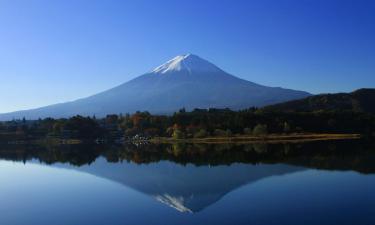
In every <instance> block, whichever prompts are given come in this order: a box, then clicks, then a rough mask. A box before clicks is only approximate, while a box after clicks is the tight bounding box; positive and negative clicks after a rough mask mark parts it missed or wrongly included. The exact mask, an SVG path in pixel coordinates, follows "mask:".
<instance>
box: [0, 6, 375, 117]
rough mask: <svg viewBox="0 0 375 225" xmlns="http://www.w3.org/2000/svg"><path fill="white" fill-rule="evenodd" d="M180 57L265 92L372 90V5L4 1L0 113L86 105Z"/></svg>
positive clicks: (374, 48) (374, 8) (374, 18)
mask: <svg viewBox="0 0 375 225" xmlns="http://www.w3.org/2000/svg"><path fill="white" fill-rule="evenodd" d="M183 53H194V54H197V55H199V56H201V57H203V58H205V59H208V60H209V61H211V62H213V63H215V64H216V65H218V66H219V67H221V68H222V69H224V70H226V71H227V72H229V73H231V74H233V75H236V76H239V77H241V78H245V79H248V80H251V81H253V82H257V83H260V84H264V85H269V86H282V87H286V88H293V89H299V90H305V91H309V92H311V93H322V92H342V91H345V92H346V91H352V90H354V89H357V88H360V87H374V86H375V1H372V0H368V1H365V0H351V1H349V0H294V1H292V0H258V1H251V0H244V1H236V0H230V1H229V0H220V1H218V0H190V1H179V0H169V1H168V0H158V1H151V0H133V1H126V0H118V1H111V0H97V1H96V0H23V1H21V0H0V112H8V111H13V110H19V109H28V108H34V107H38V106H44V105H48V104H52V103H58V102H64V101H68V100H74V99H77V98H81V97H86V96H89V95H91V94H94V93H97V92H99V91H103V90H106V89H108V88H111V87H113V86H115V85H118V84H120V83H123V82H125V81H128V80H130V79H132V78H134V77H136V76H138V75H141V74H143V73H145V72H147V71H149V70H151V69H152V68H154V67H156V66H158V65H159V64H161V63H163V62H164V61H166V60H168V59H170V58H172V57H174V56H175V55H179V54H183Z"/></svg>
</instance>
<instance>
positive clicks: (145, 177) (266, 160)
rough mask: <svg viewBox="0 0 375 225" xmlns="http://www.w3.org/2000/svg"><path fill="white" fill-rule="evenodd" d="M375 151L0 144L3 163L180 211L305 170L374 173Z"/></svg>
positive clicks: (343, 146) (336, 146)
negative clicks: (64, 172)
mask: <svg viewBox="0 0 375 225" xmlns="http://www.w3.org/2000/svg"><path fill="white" fill-rule="evenodd" d="M373 149H375V146H374V143H373V142H359V141H334V142H312V143H303V144H272V145H267V144H254V145H236V144H221V145H188V144H184V145H148V146H144V147H140V148H138V147H135V146H131V145H130V146H102V145H94V146H90V145H72V146H65V145H64V146H52V147H48V146H31V145H27V146H18V145H8V146H6V145H0V158H1V159H6V160H14V161H29V160H39V161H41V162H43V163H46V164H55V163H63V165H62V164H59V165H60V167H64V168H66V167H69V168H74V169H76V170H79V171H82V172H87V173H90V174H93V175H96V176H98V177H103V178H106V179H109V180H112V181H115V182H118V183H121V184H123V185H125V186H128V187H131V188H133V189H135V190H138V191H140V192H142V193H145V194H147V195H150V196H153V197H154V198H156V199H157V200H159V201H161V202H163V203H165V204H168V205H170V206H172V207H174V208H176V209H178V210H179V211H183V212H196V211H199V210H202V209H203V208H205V207H207V206H209V205H210V204H213V203H214V202H216V201H217V200H219V199H220V198H221V197H222V196H223V195H225V194H226V193H229V192H231V191H233V190H235V189H237V188H238V187H240V186H241V185H244V184H247V183H252V182H256V181H257V180H259V179H262V178H266V177H269V176H273V175H282V174H287V173H291V172H295V171H299V170H302V169H301V167H304V168H306V167H307V168H315V169H324V170H351V171H358V172H361V173H372V174H373V173H375V166H374V163H373V162H374V159H375V152H374V151H373ZM107 161H108V162H112V163H108V162H107ZM118 162H131V163H118ZM285 164H287V165H288V166H287V165H285ZM72 165H74V166H72ZM76 166H78V167H76ZM210 166H211V167H210ZM298 166H301V167H298Z"/></svg>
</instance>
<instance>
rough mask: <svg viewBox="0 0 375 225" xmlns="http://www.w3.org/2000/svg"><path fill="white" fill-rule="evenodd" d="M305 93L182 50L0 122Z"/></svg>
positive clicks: (232, 104)
mask: <svg viewBox="0 0 375 225" xmlns="http://www.w3.org/2000/svg"><path fill="white" fill-rule="evenodd" d="M309 95H310V94H309V93H307V92H303V91H295V90H289V89H283V88H275V87H266V86H263V85H260V84H256V83H253V82H250V81H247V80H243V79H240V78H238V77H236V76H233V75H231V74H229V73H227V72H225V71H223V70H221V69H220V68H219V67H217V66H215V65H214V64H212V63H210V62H208V61H207V60H204V59H202V58H200V57H198V56H196V55H192V54H187V55H180V56H177V57H175V58H173V59H172V60H169V61H168V62H166V63H165V64H163V65H161V66H159V67H157V68H156V69H154V70H153V71H152V72H149V73H146V74H143V75H141V76H139V77H136V78H134V79H133V80H130V81H128V82H126V83H124V84H121V85H119V86H117V87H114V88H112V89H109V90H107V91H104V92H101V93H98V94H96V95H92V96H90V97H87V98H83V99H78V100H76V101H72V102H66V103H61V104H56V105H50V106H46V107H42V108H37V109H32V110H24V111H18V112H12V113H5V114H0V120H12V119H14V118H23V117H25V118H27V119H38V118H46V117H54V118H61V117H70V116H73V115H77V114H79V115H83V116H91V115H96V116H105V115H107V114H120V113H134V112H136V111H149V112H151V113H157V114H169V113H172V112H175V111H177V110H179V109H181V108H183V107H184V108H185V109H186V110H193V109H195V108H204V109H207V108H230V109H244V108H249V107H252V106H256V107H261V106H265V105H269V104H274V103H280V102H284V101H289V100H295V99H299V98H303V97H307V96H309Z"/></svg>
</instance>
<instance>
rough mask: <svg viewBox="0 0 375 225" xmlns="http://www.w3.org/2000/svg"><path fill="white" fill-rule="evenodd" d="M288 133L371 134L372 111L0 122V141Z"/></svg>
mask: <svg viewBox="0 0 375 225" xmlns="http://www.w3.org/2000/svg"><path fill="white" fill-rule="evenodd" d="M281 133H282V134H288V133H360V134H364V135H367V136H374V135H375V115H374V114H371V113H364V112H356V111H328V110H326V111H314V112H278V111H264V110H263V109H256V108H250V109H247V110H241V111H232V110H229V109H195V110H193V111H191V112H187V111H185V110H184V109H181V110H180V111H179V112H176V113H174V114H173V115H152V114H150V113H148V112H137V113H135V114H132V115H129V114H126V115H108V116H106V117H105V118H95V116H93V117H82V116H79V115H78V116H74V117H71V118H68V119H52V118H46V119H39V120H33V121H28V120H26V119H22V120H13V121H8V122H1V123H0V141H1V140H9V139H10V137H13V138H14V137H18V138H20V139H22V138H45V137H60V138H78V139H96V138H105V139H116V138H121V137H134V136H141V137H147V138H150V137H173V138H176V139H183V138H204V137H208V136H218V137H222V136H234V135H267V134H281Z"/></svg>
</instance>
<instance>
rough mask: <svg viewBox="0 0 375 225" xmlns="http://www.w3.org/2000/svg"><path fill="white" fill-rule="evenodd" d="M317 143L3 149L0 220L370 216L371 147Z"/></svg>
mask: <svg viewBox="0 0 375 225" xmlns="http://www.w3.org/2000/svg"><path fill="white" fill-rule="evenodd" d="M322 145H323V146H325V145H327V149H331V150H327V149H320V150H319V149H318V150H316V152H317V153H316V154H314V153H312V152H311V150H305V149H309V147H305V146H299V147H296V148H295V149H294V147H293V146H292V147H291V146H289V147H283V148H282V149H281V150H275V149H277V148H274V149H272V148H271V149H270V148H269V147H268V148H266V150H264V148H263V150H262V151H263V152H262V151H261V152H259V147H258V148H251V147H250V148H249V147H243V148H241V149H238V148H237V147H235V148H233V147H230V148H231V151H235V152H234V153H233V154H235V155H238V156H239V155H241V156H242V158H239V159H238V160H236V159H231V160H228V161H227V162H225V159H223V158H221V157H220V156H221V155H222V154H224V155H225V153H223V152H225V151H226V150H228V147H222V148H216V149H212V147H206V148H207V149H209V150H210V153H204V152H205V147H204V146H199V147H194V148H192V149H195V150H186V149H177V150H176V148H175V147H171V148H166V150H165V154H164V153H163V154H164V156H163V157H159V158H157V157H156V156H155V152H154V151H151V152H148V151H143V150H140V151H141V153H137V154H136V155H137V156H135V155H134V151H135V150H122V151H119V152H117V153H118V154H117V155H116V157H117V159H116V160H114V156H113V152H116V151H110V153H111V154H109V153H108V152H107V150H105V151H106V153H103V154H102V153H100V154H99V155H98V156H97V157H95V158H92V157H87V158H85V159H86V160H87V161H89V162H87V163H82V162H83V161H84V160H83V161H82V158H84V154H88V153H82V152H80V153H77V152H76V151H73V150H66V149H65V150H64V152H65V155H64V157H63V156H61V155H60V156H59V157H57V156H56V149H53V150H40V149H39V150H38V151H37V152H33V155H32V156H30V155H29V153H28V152H30V151H25V152H24V153H23V154H24V155H23V157H24V160H20V155H19V154H20V153H19V152H18V153H17V154H18V155H17V156H15V155H12V154H9V151H6V152H5V153H4V152H3V153H2V152H1V151H0V156H2V158H3V159H2V160H1V161H0V215H1V218H0V224H2V225H23V224H25V225H26V224H28V225H29V224H35V225H51V224H54V225H60V224H61V225H74V224H77V225H78V224H92V225H96V224H98V225H99V224H113V225H116V224H160V225H166V224H267V225H270V224H288V225H289V224H299V225H300V224H305V225H308V224H374V223H375V173H373V171H375V170H374V169H373V167H372V165H371V164H372V163H374V165H375V161H373V162H372V159H373V158H372V157H373V151H371V149H370V150H369V149H365V150H364V149H359V150H358V149H357V150H353V149H352V150H350V151H348V150H342V151H341V150H340V148H337V147H335V148H333V147H332V145H331V144H322ZM322 145H320V147H321V146H322ZM162 148H164V147H162ZM278 148H280V147H278ZM196 149H198V150H196ZM207 149H206V150H207ZM249 149H250V150H249ZM251 149H252V150H251ZM254 149H258V152H254ZM296 149H297V150H296ZM312 149H314V148H312ZM332 149H333V150H332ZM286 150H287V151H289V152H286ZM39 151H42V153H40V154H39ZM93 151H94V150H93ZM103 151H104V150H103ZM181 151H182V152H184V153H186V154H184V153H181ZM197 151H198V152H201V153H200V154H199V155H197V154H198V153H197ZM212 151H214V153H215V154H214V155H215V157H212V154H213V153H212ZM327 151H331V152H330V153H329V152H328V153H327ZM192 152H194V154H193V153H192ZM290 152H292V153H290ZM296 152H298V154H297V153H296ZM77 154H79V156H78V155H77ZM129 154H130V155H131V156H129ZM188 154H193V155H194V159H200V160H198V161H199V163H198V162H196V161H192V162H190V163H189V162H188V161H189V159H187V155H188ZM207 154H211V155H210V156H208V155H207ZM254 154H255V155H254ZM46 155H48V156H46ZM51 155H53V156H54V158H53V159H52V158H51V157H52V156H51ZM67 155H69V157H68V156H67ZM109 155H110V156H109ZM120 155H122V158H121V157H120ZM123 155H127V156H126V157H123ZM141 155H142V156H141ZM149 155H153V157H152V160H151V159H149ZM167 155H169V158H168V157H167ZM181 155H182V156H181ZM275 155H276V156H275ZM225 156H226V155H225ZM119 157H120V158H121V160H119ZM180 157H183V158H184V159H183V160H182V159H180ZM199 157H200V158H199ZM254 157H258V158H262V159H258V160H257V161H258V162H255V163H254V162H244V161H251V159H254ZM77 158H79V159H81V161H79V160H77ZM146 158H147V159H148V160H147V162H145V161H146ZM162 158H164V159H162ZM218 158H220V160H219V159H218ZM215 159H216V160H215ZM244 159H247V160H244ZM286 159H287V160H286ZM223 160H224V161H223ZM51 161H53V163H52V162H51ZM77 161H79V162H80V163H77ZM181 161H183V163H182V162H181ZM213 161H215V162H213ZM236 161H239V162H236ZM47 164H48V165H47ZM77 164H79V165H77Z"/></svg>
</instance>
